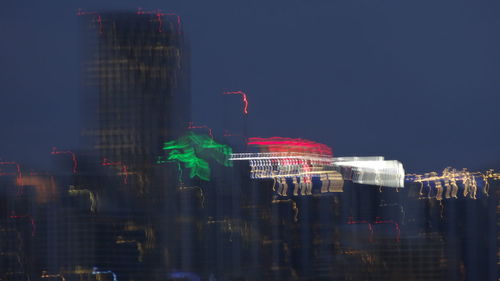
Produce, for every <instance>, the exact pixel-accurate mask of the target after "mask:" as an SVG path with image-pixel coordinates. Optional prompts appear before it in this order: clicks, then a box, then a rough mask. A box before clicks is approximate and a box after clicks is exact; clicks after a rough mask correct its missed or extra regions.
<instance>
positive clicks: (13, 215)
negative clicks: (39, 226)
mask: <svg viewBox="0 0 500 281" xmlns="http://www.w3.org/2000/svg"><path fill="white" fill-rule="evenodd" d="M9 218H11V219H22V218H28V219H29V220H30V222H31V236H35V231H36V223H35V219H33V217H32V216H30V215H16V214H14V213H12V215H10V216H9Z"/></svg>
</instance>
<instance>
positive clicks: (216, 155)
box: [157, 132, 233, 181]
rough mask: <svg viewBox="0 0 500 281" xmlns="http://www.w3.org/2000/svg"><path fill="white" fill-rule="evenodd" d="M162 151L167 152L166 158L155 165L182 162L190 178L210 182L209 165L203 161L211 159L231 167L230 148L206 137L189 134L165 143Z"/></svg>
mask: <svg viewBox="0 0 500 281" xmlns="http://www.w3.org/2000/svg"><path fill="white" fill-rule="evenodd" d="M163 150H166V151H168V156H167V158H166V160H165V159H162V158H161V157H160V158H159V159H158V161H157V163H159V164H161V163H165V162H169V161H178V162H179V163H181V162H182V163H183V164H184V167H185V168H189V169H190V172H189V177H190V178H194V177H198V178H200V179H202V180H204V181H209V180H210V165H209V164H208V162H207V161H206V160H204V159H210V158H211V159H214V160H215V161H216V162H217V163H219V164H221V165H224V166H226V167H231V166H232V162H231V161H229V156H230V155H231V153H232V152H233V150H232V149H231V147H229V146H227V145H224V144H220V143H217V142H216V141H214V140H213V139H211V138H210V137H209V136H207V135H197V134H195V133H193V132H189V133H188V134H187V135H185V136H183V137H181V138H179V139H177V140H173V141H169V142H165V144H164V145H163Z"/></svg>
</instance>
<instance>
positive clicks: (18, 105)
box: [0, 0, 500, 172]
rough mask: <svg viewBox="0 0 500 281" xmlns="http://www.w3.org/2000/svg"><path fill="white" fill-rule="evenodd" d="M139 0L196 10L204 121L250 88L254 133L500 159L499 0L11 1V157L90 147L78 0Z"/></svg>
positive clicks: (195, 93)
mask: <svg viewBox="0 0 500 281" xmlns="http://www.w3.org/2000/svg"><path fill="white" fill-rule="evenodd" d="M103 3H106V4H105V6H103V5H104V4H103ZM137 7H144V8H147V9H156V8H160V9H162V10H164V11H173V12H176V13H178V14H179V15H181V16H182V18H183V21H184V27H185V29H186V34H187V35H188V36H189V40H190V42H191V49H192V53H191V55H192V97H193V121H195V122H198V123H205V124H208V125H212V126H214V127H215V129H217V128H220V126H219V125H218V124H219V123H220V118H219V117H217V113H218V112H220V111H221V106H220V104H219V103H216V102H214V97H216V96H218V95H220V94H221V92H222V90H224V89H242V90H244V91H246V92H247V93H248V95H249V101H250V107H249V111H250V120H249V126H250V129H249V132H250V134H251V135H253V136H284V137H302V138H307V139H311V140H315V141H318V142H322V143H325V144H327V145H329V146H331V147H333V149H334V153H335V154H336V155H337V156H347V155H384V156H386V157H387V158H389V159H398V160H400V161H402V162H403V163H404V165H405V167H406V169H407V171H409V172H421V171H428V170H437V169H442V168H444V167H446V166H447V165H452V166H455V167H457V168H461V167H469V168H472V169H484V168H488V167H492V166H493V165H496V166H497V167H498V164H500V160H499V159H500V144H499V140H500V130H499V127H498V124H499V123H500V114H499V110H498V106H499V104H500V95H499V90H500V52H499V51H500V17H499V16H498V15H499V14H500V2H498V1H493V0H492V1H482V0H476V1H461V0H449V1H448V0H447V1H441V0H423V1H422V0H418V1H417V0H286V1H285V0H266V1H262V0H213V1H210V0H196V1H195V0H179V1H127V0H120V1H114V2H113V1H102V0H101V1H69V0H64V1H34V0H33V1H23V0H16V1H13V0H7V1H3V2H2V7H1V9H0V37H1V38H2V40H1V42H2V43H1V44H0V65H1V69H2V70H1V72H0V92H1V95H2V100H1V103H0V120H2V122H1V123H0V131H1V132H2V134H1V136H2V137H1V138H0V157H1V158H2V159H4V160H14V161H19V162H21V163H33V164H36V165H43V164H45V163H48V159H49V152H50V149H51V147H52V146H58V147H61V148H72V147H75V146H77V144H78V138H79V128H78V121H79V113H78V110H79V105H78V93H79V92H78V87H79V70H80V68H79V67H80V66H79V59H80V57H79V54H80V52H81V48H82V47H83V46H82V45H81V44H80V43H79V42H78V40H79V34H78V32H79V29H78V19H77V16H76V15H75V14H76V10H77V8H83V9H86V10H92V9H95V8H130V9H136V8H137ZM216 133H217V132H216ZM219 133H221V132H220V131H219Z"/></svg>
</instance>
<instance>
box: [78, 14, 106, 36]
mask: <svg viewBox="0 0 500 281" xmlns="http://www.w3.org/2000/svg"><path fill="white" fill-rule="evenodd" d="M76 15H77V16H85V15H96V16H97V23H99V33H101V34H102V33H103V32H104V29H103V27H102V18H101V15H100V14H99V13H97V12H84V11H82V9H78V11H77V12H76Z"/></svg>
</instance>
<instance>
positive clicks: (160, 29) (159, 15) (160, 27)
mask: <svg viewBox="0 0 500 281" xmlns="http://www.w3.org/2000/svg"><path fill="white" fill-rule="evenodd" d="M136 14H138V15H155V16H156V18H157V20H158V24H159V25H158V32H163V20H162V17H163V16H173V17H176V20H177V29H178V30H177V34H181V17H180V16H179V15H177V14H174V13H162V12H161V10H160V9H156V11H145V10H143V9H142V8H137V12H136Z"/></svg>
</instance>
